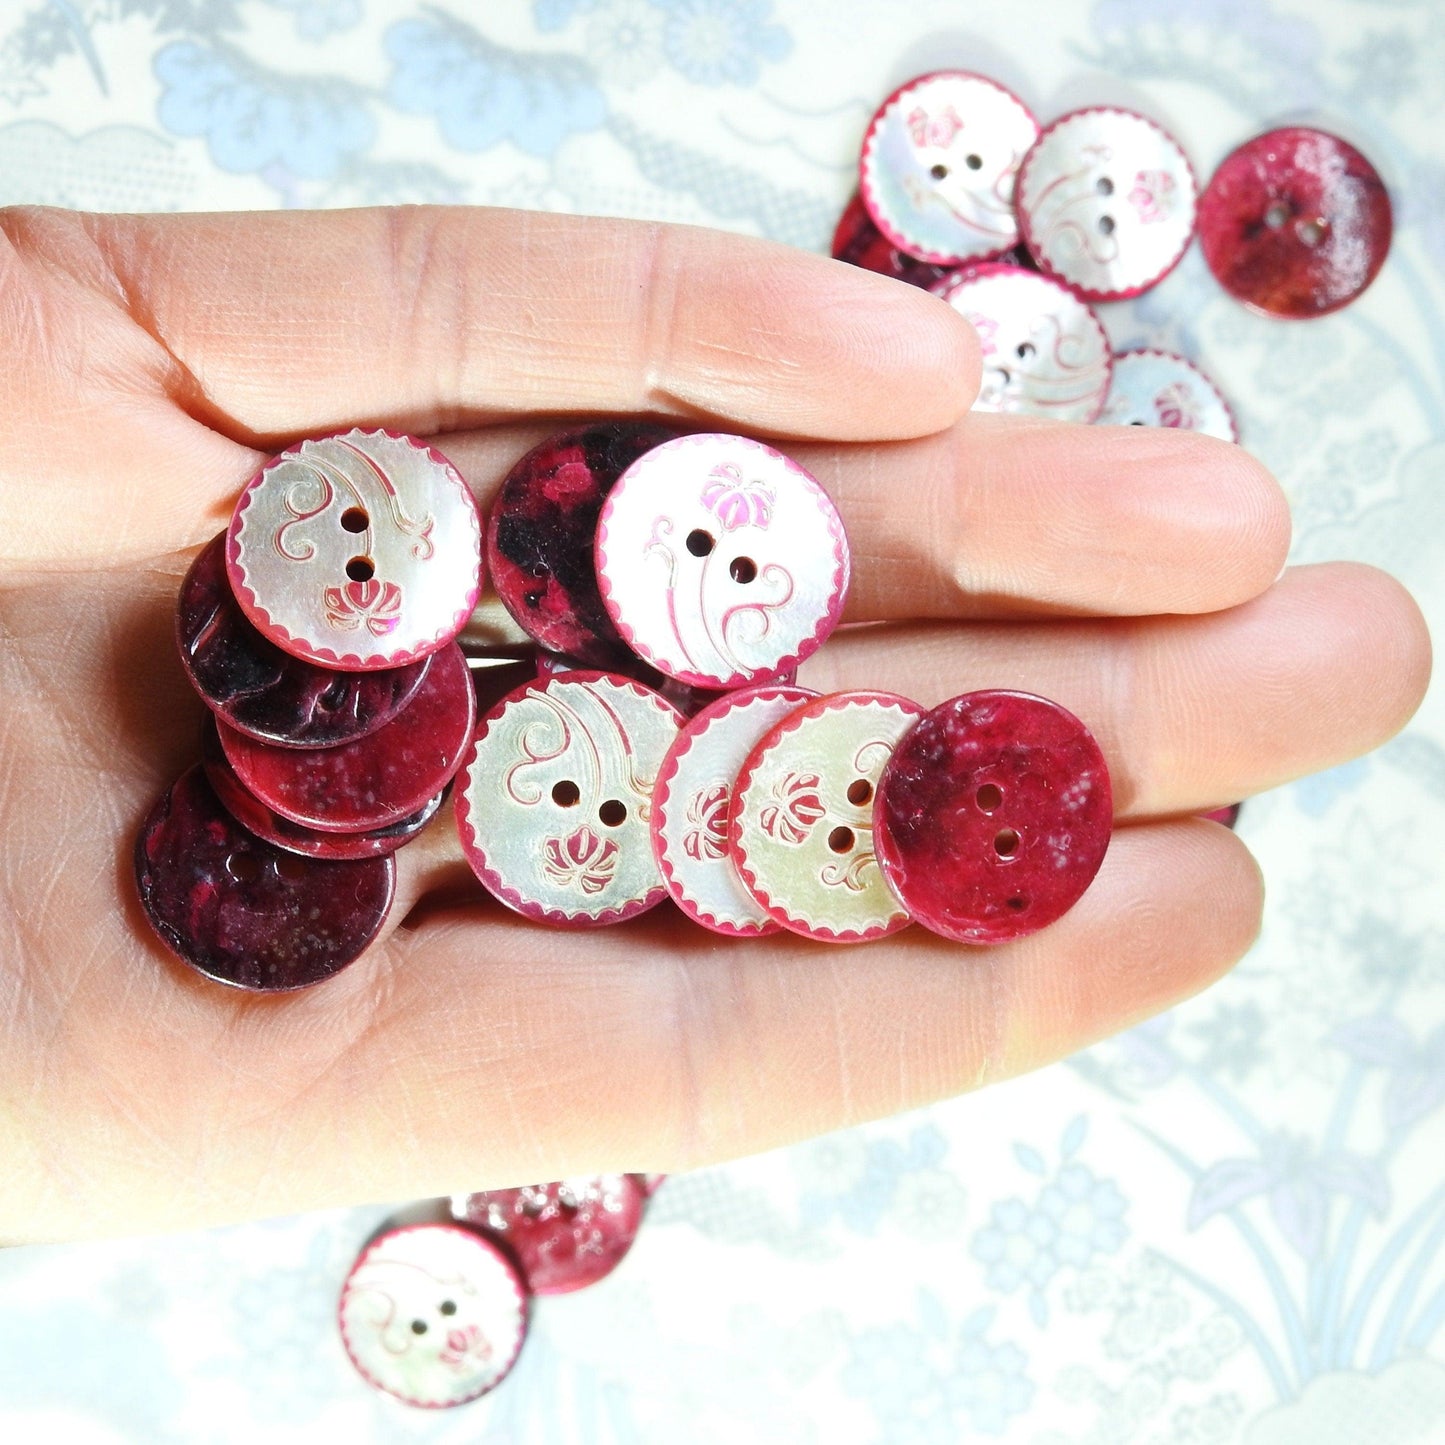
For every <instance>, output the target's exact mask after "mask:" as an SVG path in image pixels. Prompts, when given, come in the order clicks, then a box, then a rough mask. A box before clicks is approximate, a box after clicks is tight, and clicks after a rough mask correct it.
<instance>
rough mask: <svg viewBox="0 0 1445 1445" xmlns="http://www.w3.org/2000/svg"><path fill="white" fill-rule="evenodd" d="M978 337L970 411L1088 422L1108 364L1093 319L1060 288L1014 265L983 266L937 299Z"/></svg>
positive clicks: (1098, 404) (1099, 400) (1103, 391)
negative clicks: (977, 373) (979, 358)
mask: <svg viewBox="0 0 1445 1445" xmlns="http://www.w3.org/2000/svg"><path fill="white" fill-rule="evenodd" d="M940 294H941V295H942V296H943V299H944V300H945V301H947V302H948V304H949V305H950V306H952V307H953V309H954V310H955V311H958V312H960V313H961V314H962V315H964V316H966V317H967V318H968V319H969V321H970V322H971V323H972V324H973V328H974V330H975V331H977V332H978V339H979V344H980V346H981V348H982V350H983V380H982V383H981V385H980V387H979V393H978V400H977V401H976V402H974V404H973V409H974V411H991V412H1011V413H1021V414H1025V415H1029V416H1049V417H1054V418H1055V419H1056V420H1058V421H1084V422H1088V421H1094V420H1095V419H1096V418H1097V417H1098V415H1099V413H1100V412H1101V411H1102V410H1103V407H1104V401H1105V398H1106V397H1107V396H1108V394H1109V371H1110V367H1111V365H1112V358H1111V357H1110V354H1109V338H1108V336H1107V335H1105V333H1104V328H1103V326H1102V324H1101V323H1100V321H1099V318H1098V317H1097V316H1095V315H1094V313H1093V311H1091V310H1090V309H1089V307H1087V306H1086V305H1085V304H1084V303H1083V302H1082V301H1080V300H1079V299H1078V297H1077V296H1075V295H1074V294H1073V293H1072V292H1071V291H1069V290H1068V289H1067V288H1066V287H1064V286H1062V285H1060V284H1059V282H1057V281H1054V280H1052V279H1051V278H1049V277H1047V276H1040V275H1038V274H1036V273H1035V272H1032V271H1025V270H1023V269H1022V268H1021V267H1017V266H999V265H985V266H980V267H978V268H977V269H976V270H974V271H970V272H967V273H965V274H964V275H963V276H961V277H960V278H959V280H957V281H956V282H955V283H954V284H953V285H951V286H950V287H949V288H948V289H947V290H946V291H944V292H942V293H940Z"/></svg>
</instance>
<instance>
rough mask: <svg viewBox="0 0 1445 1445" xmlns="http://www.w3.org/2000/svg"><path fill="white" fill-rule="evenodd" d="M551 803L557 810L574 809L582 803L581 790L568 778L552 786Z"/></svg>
mask: <svg viewBox="0 0 1445 1445" xmlns="http://www.w3.org/2000/svg"><path fill="white" fill-rule="evenodd" d="M552 801H553V802H554V803H556V805H557V806H558V807H559V808H575V807H576V806H577V804H578V803H580V802H581V801H582V789H581V788H579V787H578V786H577V784H576V783H574V782H573V781H572V780H571V779H570V778H563V780H562V781H561V782H560V783H554V784H553V785H552Z"/></svg>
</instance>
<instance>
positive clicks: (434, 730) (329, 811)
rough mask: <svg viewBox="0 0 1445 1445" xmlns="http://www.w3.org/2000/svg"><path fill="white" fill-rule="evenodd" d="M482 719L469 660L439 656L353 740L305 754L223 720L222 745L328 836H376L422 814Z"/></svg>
mask: <svg viewBox="0 0 1445 1445" xmlns="http://www.w3.org/2000/svg"><path fill="white" fill-rule="evenodd" d="M475 722H476V701H475V697H474V694H473V692H472V679H471V672H470V670H469V669H468V667H467V659H466V657H465V656H464V655H463V653H462V650H461V648H460V647H458V646H457V645H456V644H455V643H451V644H450V645H449V646H448V647H447V649H446V650H445V651H444V652H440V653H437V654H436V656H435V657H434V658H433V659H432V664H431V666H430V667H429V668H428V669H427V675H426V678H425V680H424V681H423V682H422V685H421V687H420V689H419V690H418V691H417V694H416V696H415V697H414V698H413V699H412V700H411V702H409V703H408V704H407V706H406V707H405V708H404V709H403V710H402V711H401V712H399V713H398V714H397V715H396V716H395V717H394V718H392V720H391V721H390V722H389V723H386V724H385V725H384V726H383V727H380V728H378V729H377V730H376V731H375V732H373V733H368V734H367V735H366V736H365V737H363V738H358V739H357V740H356V741H355V742H350V743H342V744H340V745H339V746H338V747H334V748H322V749H317V750H314V751H301V750H299V749H296V748H278V747H273V746H272V745H271V744H270V743H263V742H258V741H257V740H256V739H255V738H248V737H246V736H245V735H244V734H243V733H238V732H236V731H235V729H233V728H231V727H228V726H227V725H226V724H225V723H224V722H218V731H219V733H220V738H221V747H222V749H223V750H224V751H225V754H226V758H227V760H228V761H229V762H230V764H231V766H232V768H234V769H235V772H236V776H237V777H238V778H239V779H240V781H241V783H242V784H243V785H244V786H245V788H246V789H247V791H248V792H250V793H251V794H252V795H253V796H254V797H256V798H258V799H259V800H260V801H261V802H262V803H264V804H265V805H266V807H268V808H270V809H271V810H272V811H273V812H275V813H279V814H280V815H281V816H282V817H283V818H289V819H290V820H291V821H292V822H293V823H300V824H302V825H303V826H304V827H306V828H314V829H316V831H318V832H321V833H370V832H374V831H375V830H377V829H379V828H390V827H391V826H392V825H393V824H399V823H401V822H402V821H403V819H406V818H409V817H411V816H412V814H414V813H416V812H418V811H419V810H420V809H422V808H424V807H425V806H426V805H427V803H428V802H429V801H430V800H431V799H432V798H434V797H435V796H436V795H437V794H438V793H439V792H441V790H442V789H443V788H445V787H446V785H447V784H448V783H449V782H451V780H452V778H453V777H454V776H455V775H456V772H457V769H458V768H460V767H461V765H462V759H463V758H464V757H465V756H466V751H467V747H468V745H469V744H470V743H471V739H472V727H473V724H474V723H475Z"/></svg>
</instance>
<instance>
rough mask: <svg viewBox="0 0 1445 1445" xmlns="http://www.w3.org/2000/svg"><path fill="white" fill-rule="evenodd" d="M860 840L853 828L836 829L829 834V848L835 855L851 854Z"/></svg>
mask: <svg viewBox="0 0 1445 1445" xmlns="http://www.w3.org/2000/svg"><path fill="white" fill-rule="evenodd" d="M857 841H858V839H857V838H856V837H855V836H854V833H853V830H852V829H851V828H834V829H833V831H832V832H831V833H829V834H828V847H829V848H830V849H832V851H833V852H834V853H850V852H852V850H853V845H854V843H856V842H857Z"/></svg>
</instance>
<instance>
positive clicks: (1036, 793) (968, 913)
mask: <svg viewBox="0 0 1445 1445" xmlns="http://www.w3.org/2000/svg"><path fill="white" fill-rule="evenodd" d="M875 816H876V820H877V824H876V827H875V830H874V842H875V845H876V847H877V850H878V861H879V863H880V864H882V867H883V876H884V878H886V879H887V882H888V886H889V887H890V888H891V889H892V890H893V892H894V894H896V895H897V897H898V900H899V902H900V903H901V904H902V905H903V906H904V907H906V908H907V909H908V910H909V911H910V912H911V913H912V914H913V917H914V918H915V919H916V920H917V921H918V922H919V923H921V924H923V926H924V927H925V928H929V929H932V930H933V932H935V933H939V934H942V935H943V936H944V937H945V938H955V939H958V940H960V941H961V942H964V943H1003V942H1006V941H1007V940H1009V939H1012V938H1020V937H1022V936H1023V935H1025V934H1028V933H1033V932H1035V931H1036V930H1038V929H1040V928H1042V927H1044V925H1045V924H1049V923H1052V922H1054V920H1055V919H1057V918H1059V917H1060V916H1061V915H1062V914H1064V913H1066V912H1067V911H1068V910H1069V909H1070V908H1072V907H1073V905H1074V904H1075V903H1076V902H1077V901H1078V899H1079V898H1080V897H1081V896H1082V894H1083V892H1084V890H1085V889H1086V888H1087V887H1088V886H1089V884H1090V883H1091V882H1092V881H1093V878H1094V875H1095V874H1096V873H1097V872H1098V871H1099V865H1100V864H1101V863H1102V862H1103V861H1104V854H1105V852H1106V850H1107V849H1108V846H1109V836H1110V830H1111V827H1112V824H1113V795H1112V792H1111V790H1110V786H1109V771H1108V768H1107V767H1106V766H1105V763H1104V757H1103V754H1102V753H1101V752H1100V751H1099V745H1098V744H1097V743H1096V742H1095V741H1094V739H1093V736H1092V735H1091V734H1090V733H1089V730H1088V729H1087V728H1086V727H1085V726H1084V725H1083V723H1081V722H1080V721H1079V720H1078V718H1076V717H1075V716H1074V715H1073V713H1071V712H1069V711H1068V710H1067V709H1066V708H1062V707H1060V706H1059V705H1058V703H1056V702H1050V701H1048V700H1047V699H1046V698H1041V697H1033V696H1031V695H1029V694H1027V693H1021V692H994V691H989V692H971V693H965V694H964V695H963V696H962V697H956V698H953V699H951V700H950V701H949V702H946V703H944V704H943V705H942V706H941V707H936V708H934V710H933V711H932V712H930V713H929V714H928V715H927V717H925V718H924V719H923V720H922V721H921V722H919V723H918V724H917V726H915V727H914V728H913V729H912V730H911V731H910V732H909V733H908V735H907V736H906V737H905V738H903V739H902V741H901V742H899V744H898V746H897V748H895V749H894V752H893V757H892V759H891V761H890V762H889V764H888V766H887V767H886V768H885V769H884V770H883V776H882V778H881V779H880V780H879V783H878V803H877V809H876V814H875Z"/></svg>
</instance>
